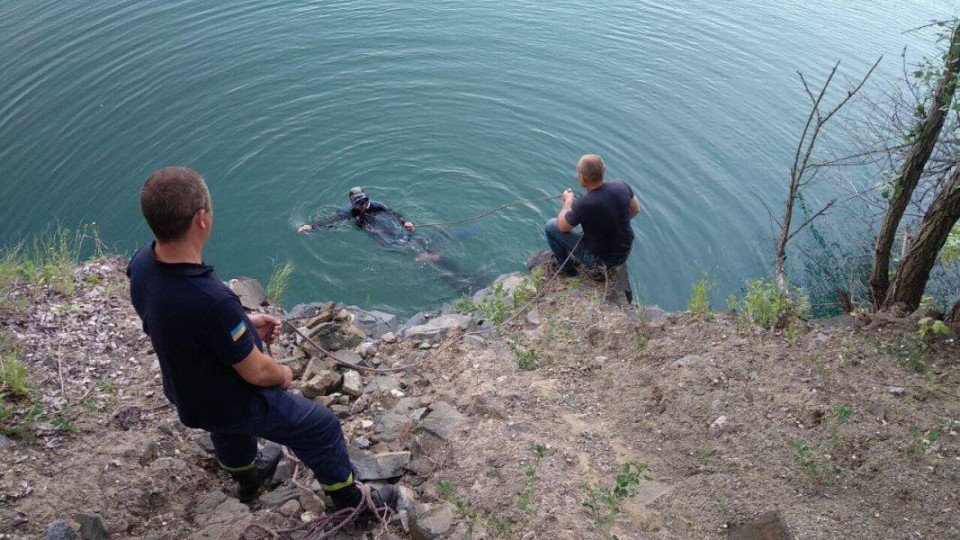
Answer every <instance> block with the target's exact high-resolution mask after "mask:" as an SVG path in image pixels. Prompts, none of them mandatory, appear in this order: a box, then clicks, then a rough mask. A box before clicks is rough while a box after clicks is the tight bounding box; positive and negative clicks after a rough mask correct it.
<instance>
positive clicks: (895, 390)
mask: <svg viewBox="0 0 960 540" xmlns="http://www.w3.org/2000/svg"><path fill="white" fill-rule="evenodd" d="M889 392H890V393H891V394H893V395H895V396H902V395H904V394H906V393H907V389H906V388H904V387H902V386H894V387H891V388H890V390H889Z"/></svg>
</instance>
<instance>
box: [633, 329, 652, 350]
mask: <svg viewBox="0 0 960 540" xmlns="http://www.w3.org/2000/svg"><path fill="white" fill-rule="evenodd" d="M633 339H634V341H635V342H636V344H637V350H638V351H640V354H641V355H643V353H644V352H646V350H647V344H648V343H650V338H648V337H647V336H645V335H643V332H641V331H640V329H639V328H637V329H636V330H634V331H633Z"/></svg>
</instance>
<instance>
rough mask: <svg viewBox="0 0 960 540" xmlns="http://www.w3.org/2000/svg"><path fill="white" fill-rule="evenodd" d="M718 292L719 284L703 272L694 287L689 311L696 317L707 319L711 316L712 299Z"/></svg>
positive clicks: (689, 301)
mask: <svg viewBox="0 0 960 540" xmlns="http://www.w3.org/2000/svg"><path fill="white" fill-rule="evenodd" d="M716 290H717V283H716V282H715V281H714V280H712V279H711V278H710V274H708V273H707V272H703V274H702V275H701V277H700V279H699V280H697V282H696V283H695V284H694V285H693V292H692V293H691V294H690V300H688V301H687V309H688V310H689V311H690V313H692V314H693V316H694V317H698V318H705V317H707V316H708V315H709V314H710V309H711V305H710V299H711V298H712V297H713V294H714V293H715V292H716Z"/></svg>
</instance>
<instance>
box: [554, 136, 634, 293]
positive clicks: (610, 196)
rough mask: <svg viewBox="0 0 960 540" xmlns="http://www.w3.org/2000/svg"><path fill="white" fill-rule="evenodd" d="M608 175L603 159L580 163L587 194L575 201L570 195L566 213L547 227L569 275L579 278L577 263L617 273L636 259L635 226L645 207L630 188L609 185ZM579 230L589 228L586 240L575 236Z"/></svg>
mask: <svg viewBox="0 0 960 540" xmlns="http://www.w3.org/2000/svg"><path fill="white" fill-rule="evenodd" d="M606 169H607V167H606V165H605V164H604V163H603V159H601V158H600V156H597V155H594V154H588V155H585V156H583V157H582V158H580V161H579V162H578V163H577V178H578V179H579V181H580V185H581V186H582V187H584V188H585V189H586V190H587V194H586V195H584V196H583V197H580V198H579V199H574V195H573V191H571V190H567V191H566V192H564V194H563V208H561V209H560V213H559V214H558V215H557V217H556V218H555V219H551V220H550V221H548V222H547V226H546V228H545V233H546V236H547V243H548V244H549V245H550V249H551V251H553V256H554V259H556V261H557V265H558V266H560V269H561V271H563V272H564V273H565V274H566V275H569V276H573V275H576V274H577V269H576V267H575V263H580V264H582V265H583V266H586V267H587V268H590V269H606V270H611V269H614V268H616V267H618V266H620V265H622V264H624V263H625V262H627V257H629V256H630V249H631V247H632V245H633V229H632V228H631V227H630V220H632V219H633V218H635V217H636V216H637V214H638V213H640V203H639V202H638V201H637V197H636V195H634V194H633V189H631V188H630V186H628V185H627V184H626V183H625V182H619V181H615V182H609V183H604V181H603V176H604V174H605V173H606ZM578 225H580V226H581V227H582V228H583V233H582V234H580V233H575V232H573V229H574V228H575V227H577V226H578ZM571 252H573V256H570V253H571Z"/></svg>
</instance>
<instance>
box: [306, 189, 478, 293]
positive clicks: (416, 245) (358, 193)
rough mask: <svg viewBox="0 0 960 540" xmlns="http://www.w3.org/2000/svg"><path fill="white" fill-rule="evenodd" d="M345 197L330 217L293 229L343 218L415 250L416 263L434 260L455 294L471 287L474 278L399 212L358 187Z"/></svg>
mask: <svg viewBox="0 0 960 540" xmlns="http://www.w3.org/2000/svg"><path fill="white" fill-rule="evenodd" d="M347 197H348V198H349V199H350V204H348V205H346V206H344V207H343V208H341V209H340V210H337V212H336V213H335V214H333V215H332V216H328V217H325V218H321V219H318V220H316V221H313V222H312V223H307V224H304V225H301V226H300V227H299V228H298V229H297V232H298V233H306V232H310V231H313V230H316V229H331V228H333V227H336V226H337V225H339V224H340V223H343V222H345V221H353V223H354V225H356V226H357V227H360V228H361V229H363V231H364V232H366V233H367V234H368V235H370V236H372V237H373V238H374V239H375V240H376V241H377V242H378V243H379V244H381V245H382V246H384V247H387V248H388V249H399V250H410V251H413V252H414V253H416V260H417V262H427V261H429V262H432V263H434V264H435V265H436V266H437V267H438V268H439V269H440V271H441V272H442V274H443V275H444V276H445V277H446V278H447V279H449V280H450V281H451V282H452V284H453V286H454V287H455V288H456V290H457V292H458V293H464V292H467V291H469V290H470V289H471V288H472V287H473V285H474V281H475V280H474V279H473V278H471V277H470V276H468V275H466V274H465V273H464V272H463V271H462V270H461V269H460V268H458V267H457V265H456V264H455V263H454V262H453V261H451V260H450V259H449V258H446V257H441V256H440V254H439V253H437V252H436V251H433V250H432V249H430V245H429V242H427V240H425V239H424V238H423V237H420V236H414V235H413V233H414V232H415V231H416V227H414V225H413V223H412V222H410V221H408V220H407V219H405V218H404V217H403V216H402V215H401V214H400V213H399V212H397V211H395V210H391V209H390V208H388V207H386V206H385V205H383V204H381V203H379V202H377V201H374V200H371V199H370V197H369V196H368V195H367V194H366V192H365V191H364V190H363V188H360V187H355V188H353V189H351V190H350V191H349V192H348V193H347Z"/></svg>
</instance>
